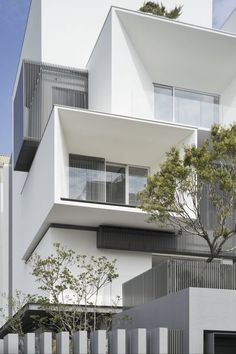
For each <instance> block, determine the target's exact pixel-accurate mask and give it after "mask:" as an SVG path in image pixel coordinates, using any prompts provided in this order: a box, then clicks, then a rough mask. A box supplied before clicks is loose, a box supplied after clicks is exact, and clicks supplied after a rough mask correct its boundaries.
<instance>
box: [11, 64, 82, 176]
mask: <svg viewBox="0 0 236 354" xmlns="http://www.w3.org/2000/svg"><path fill="white" fill-rule="evenodd" d="M54 104H58V105H64V106H70V107H75V108H88V73H87V72H86V71H82V70H77V69H71V68H67V67H61V66H56V65H50V64H45V63H35V62H31V61H24V62H23V64H22V69H21V74H20V78H19V82H18V86H17V90H16V96H15V100H14V142H15V144H14V146H15V151H14V160H15V161H14V166H15V169H17V170H21V171H28V170H29V167H30V165H31V162H32V160H33V158H34V154H35V152H36V150H37V146H38V144H39V142H40V140H41V138H42V135H43V132H44V129H45V127H46V125H47V122H48V119H49V116H50V113H51V111H52V108H53V105H54Z"/></svg>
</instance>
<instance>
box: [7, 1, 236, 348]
mask: <svg viewBox="0 0 236 354" xmlns="http://www.w3.org/2000/svg"><path fill="white" fill-rule="evenodd" d="M163 2H164V4H165V5H166V6H167V7H168V8H172V7H173V6H174V5H175V4H176V1H172V0H166V1H163ZM142 4H143V1H142V0H141V1H140V0H126V1H124V0H114V1H112V0H102V1H99V2H98V1H97V0H91V1H90V2H87V1H85V0H67V1H65V0H32V3H31V7H30V12H29V17H28V22H27V27H26V31H25V37H24V41H23V45H22V50H21V56H20V60H19V65H18V71H17V75H16V80H15V86H14V91H13V96H12V106H13V136H14V139H13V155H12V162H11V165H10V166H12V168H11V169H7V167H4V168H5V169H6V172H5V178H7V174H8V173H9V170H10V177H9V178H10V187H9V190H10V191H9V193H10V199H9V200H8V201H7V203H9V215H8V217H7V219H8V220H9V226H7V227H6V226H4V227H5V230H4V231H3V232H2V233H1V236H0V245H2V244H4V247H1V248H0V253H1V257H0V258H1V262H2V269H3V270H4V272H2V273H4V275H2V273H0V274H1V276H5V275H6V274H7V275H8V279H5V278H4V281H3V282H1V283H0V292H6V293H8V294H10V296H11V295H12V294H14V292H15V290H16V289H19V290H21V291H23V292H25V293H31V292H32V293H34V292H35V290H36V288H35V283H34V281H33V278H32V276H31V275H30V273H31V265H30V264H29V262H28V261H29V258H30V257H31V256H32V255H33V254H34V253H35V252H37V253H39V254H41V255H43V256H46V255H48V254H50V253H51V252H52V250H53V243H54V242H60V243H61V244H62V245H63V246H65V247H69V248H72V249H74V250H76V251H77V252H79V253H80V254H86V255H95V256H99V255H105V256H107V257H108V258H109V259H114V258H116V259H117V267H118V272H119V278H118V279H117V280H116V281H115V282H114V283H113V285H112V289H111V288H107V289H105V290H104V294H103V296H102V297H101V298H100V302H99V303H100V305H102V306H111V304H112V299H113V298H115V297H116V296H118V295H120V296H122V284H123V283H126V284H129V281H132V279H133V278H135V277H138V276H140V274H142V273H144V272H146V271H150V269H151V271H152V268H153V267H155V266H156V265H159V263H160V260H163V258H164V259H166V260H167V261H168V262H169V261H170V259H171V260H173V261H175V258H179V259H180V260H179V261H180V262H181V260H182V259H183V257H188V259H192V260H193V259H195V260H196V259H199V258H198V257H206V256H207V247H206V246H205V245H203V244H199V243H197V244H196V241H195V240H193V239H191V238H189V237H187V238H186V237H185V238H184V236H183V239H180V238H179V237H177V235H175V234H174V233H173V232H170V231H169V230H162V229H160V227H158V225H155V224H150V223H147V220H148V215H147V214H146V213H144V212H143V211H141V210H140V209H139V208H137V207H136V205H137V193H138V192H139V191H140V190H141V189H142V188H143V187H144V185H145V183H146V179H147V176H148V175H149V174H152V173H154V172H155V171H156V170H158V167H159V165H160V164H161V162H162V161H163V159H164V156H165V152H166V151H168V150H169V149H170V147H171V146H172V145H175V146H177V147H178V148H180V149H181V148H182V147H183V146H184V145H186V144H201V141H202V139H203V138H204V137H205V136H206V135H207V134H208V132H209V129H210V127H211V125H212V124H213V123H221V124H224V125H227V124H229V123H231V122H233V121H234V119H235V118H234V117H235V113H236V65H235V62H236V35H235V34H233V33H228V32H223V31H218V30H214V29H212V28H211V27H212V0H200V1H194V0H182V1H181V5H183V13H182V15H181V17H180V18H179V19H178V20H170V19H167V18H163V17H157V16H153V15H150V14H146V13H142V12H139V11H138V9H139V8H140V6H142ZM124 7H125V8H124ZM203 8H204V11H203ZM4 168H3V169H4ZM7 188H8V187H7ZM6 190H7V189H6ZM1 196H2V194H1ZM6 205H8V204H6ZM205 212H206V219H208V218H210V216H208V214H207V210H205ZM6 215H7V214H6ZM1 217H2V214H1ZM1 220H2V219H0V228H1V229H2V228H3V226H2V221H1ZM176 254H177V255H178V256H176ZM235 258H236V254H235V253H234V252H233V253H232V254H231V255H230V256H228V260H227V262H229V263H232V262H233V260H234V259H235ZM171 262H172V261H171ZM219 262H221V261H219ZM227 266H228V267H232V269H233V267H234V266H233V265H232V264H229V265H227ZM0 272H1V270H0ZM127 282H128V283H127ZM208 285H209V284H208V283H206V287H208ZM230 286H231V285H225V287H226V288H227V287H230ZM186 287H188V285H186ZM213 287H214V286H213ZM216 287H219V285H217V286H216ZM179 290H181V289H179ZM129 291H130V290H129V289H128V290H126V293H127V294H128V295H127V296H126V298H124V299H123V300H124V304H125V305H127V306H133V305H138V304H141V303H142V302H140V301H136V300H135V301H134V302H133V303H132V304H131V303H129V299H130V297H129V296H130V293H129ZM216 291H220V290H216ZM124 293H125V291H124ZM169 293H171V291H169V292H166V293H165V292H164V293H163V294H161V296H169ZM179 294H180V295H178V296H181V294H182V293H181V292H180V293H179ZM186 294H187V293H186V292H183V296H187V295H186ZM156 295H157V296H156V297H159V296H160V294H156ZM188 296H191V294H190V295H189V294H188ZM150 300H152V298H150ZM125 301H126V303H125ZM156 301H158V300H156ZM168 301H169V300H168ZM168 301H167V303H168ZM144 302H147V301H146V300H145V301H144ZM166 323H167V322H166ZM176 323H177V322H176ZM139 325H140V324H139ZM157 325H162V324H161V323H157ZM145 326H146V324H145ZM168 326H170V327H171V321H170V322H169V323H168ZM218 327H219V326H218ZM218 327H217V328H212V329H210V331H212V332H214V330H217V331H218V330H219V328H218ZM180 329H181V328H180ZM203 330H204V329H203ZM206 330H208V331H209V328H208V327H207V328H206ZM220 331H223V332H224V331H229V328H228V327H227V328H224V323H222V328H220ZM230 331H235V333H236V320H234V322H233V324H232V326H231V327H230ZM202 333H203V332H201V335H202ZM202 338H203V337H202ZM201 343H203V339H202V342H201ZM200 347H201V348H202V351H201V352H200V351H199V352H196V351H195V352H194V348H192V347H191V351H190V347H188V349H189V352H188V353H195V354H196V353H197V354H200V353H201V354H202V353H203V346H200ZM188 349H186V350H188ZM195 349H196V348H195ZM198 350H200V349H199V347H198ZM186 353H187V351H186ZM224 354H226V353H224Z"/></svg>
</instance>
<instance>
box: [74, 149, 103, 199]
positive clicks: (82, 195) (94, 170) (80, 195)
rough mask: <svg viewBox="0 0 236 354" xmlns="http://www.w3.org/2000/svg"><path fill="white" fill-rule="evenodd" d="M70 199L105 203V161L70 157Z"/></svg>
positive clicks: (84, 157)
mask: <svg viewBox="0 0 236 354" xmlns="http://www.w3.org/2000/svg"><path fill="white" fill-rule="evenodd" d="M69 166H70V168H69V181H70V182H69V194H70V198H72V199H78V200H88V201H97V202H103V201H105V160H104V159H100V158H96V157H89V156H81V155H70V156H69Z"/></svg>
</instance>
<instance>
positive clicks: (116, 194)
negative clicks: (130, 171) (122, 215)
mask: <svg viewBox="0 0 236 354" xmlns="http://www.w3.org/2000/svg"><path fill="white" fill-rule="evenodd" d="M125 180H126V178H125V167H124V166H120V165H114V164H107V165H106V202H107V203H114V204H125Z"/></svg>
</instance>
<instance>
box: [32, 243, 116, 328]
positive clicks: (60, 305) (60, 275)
mask: <svg viewBox="0 0 236 354" xmlns="http://www.w3.org/2000/svg"><path fill="white" fill-rule="evenodd" d="M54 247H55V252H54V253H53V254H51V255H50V256H48V257H46V258H42V257H41V256H40V255H38V254H36V255H35V256H34V257H33V258H32V260H31V262H32V268H33V271H32V274H33V275H34V276H35V279H36V282H37V283H38V284H39V285H38V289H39V290H40V291H42V292H43V294H44V295H43V296H41V297H39V299H38V302H39V303H40V304H41V306H42V309H44V311H45V312H46V313H47V314H48V315H49V316H47V317H45V318H41V324H42V325H46V326H50V327H54V329H55V330H56V331H69V332H70V333H73V332H75V331H77V330H81V329H87V327H89V326H91V323H92V327H93V328H94V329H95V328H96V318H97V304H98V297H99V295H100V292H101V290H102V289H103V288H104V287H105V286H107V285H108V284H111V283H112V281H113V280H114V279H116V278H117V277H118V273H117V270H116V260H113V261H109V260H108V259H107V258H106V257H105V256H101V257H93V256H92V257H87V256H85V255H78V254H76V253H75V252H74V251H73V250H70V249H65V248H64V247H62V246H61V245H60V244H59V243H55V244H54ZM89 306H90V307H92V308H93V316H92V317H93V318H91V316H90V315H89V312H88V307H89ZM48 321H50V323H48Z"/></svg>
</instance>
